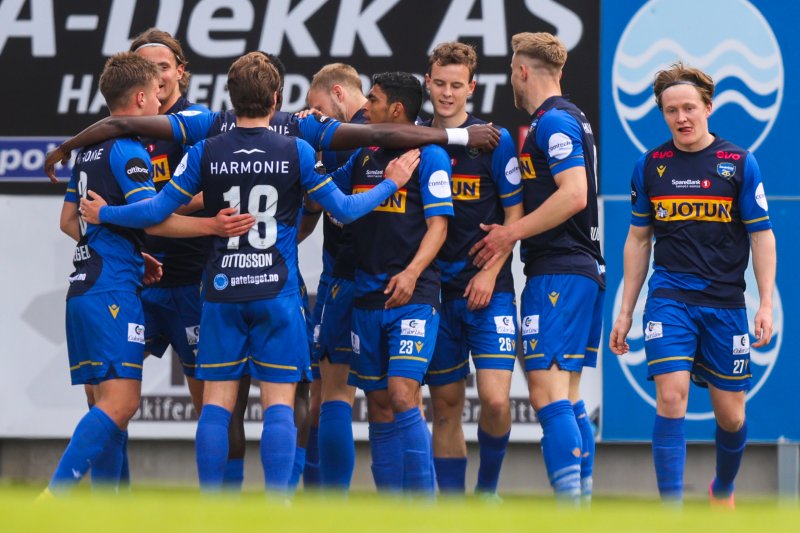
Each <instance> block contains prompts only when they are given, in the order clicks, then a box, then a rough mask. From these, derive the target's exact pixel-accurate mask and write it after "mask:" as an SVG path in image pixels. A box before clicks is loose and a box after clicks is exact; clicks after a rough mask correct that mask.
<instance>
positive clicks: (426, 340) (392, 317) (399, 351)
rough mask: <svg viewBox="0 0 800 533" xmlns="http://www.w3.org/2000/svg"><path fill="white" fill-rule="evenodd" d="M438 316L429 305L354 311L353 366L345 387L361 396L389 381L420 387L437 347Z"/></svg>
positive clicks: (384, 387) (385, 386)
mask: <svg viewBox="0 0 800 533" xmlns="http://www.w3.org/2000/svg"><path fill="white" fill-rule="evenodd" d="M438 329H439V312H438V311H437V310H436V309H435V308H434V307H433V306H431V305H424V304H408V305H404V306H401V307H397V308H394V309H359V308H354V309H353V335H352V344H353V364H352V368H351V369H350V377H349V378H348V383H349V384H350V385H352V386H354V387H358V388H360V389H362V390H363V391H364V392H371V391H375V390H383V389H386V388H387V387H388V384H389V380H388V378H389V377H404V378H408V379H414V380H416V381H418V382H420V383H422V380H423V378H424V377H425V372H426V371H427V370H428V364H429V363H430V361H431V357H432V356H433V348H434V345H435V344H436V334H437V333H436V332H437V330H438Z"/></svg>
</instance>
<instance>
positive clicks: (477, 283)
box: [464, 270, 497, 311]
mask: <svg viewBox="0 0 800 533" xmlns="http://www.w3.org/2000/svg"><path fill="white" fill-rule="evenodd" d="M496 280H497V276H496V275H495V273H494V272H489V271H487V270H481V271H480V272H478V273H477V274H475V275H474V276H472V279H471V280H469V283H468V284H467V290H465V291H464V298H466V299H467V309H469V310H470V311H476V310H478V309H483V308H484V307H486V306H487V305H489V302H490V301H491V299H492V294H493V293H494V284H495V281H496Z"/></svg>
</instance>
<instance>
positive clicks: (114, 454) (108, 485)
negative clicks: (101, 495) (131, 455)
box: [91, 430, 127, 491]
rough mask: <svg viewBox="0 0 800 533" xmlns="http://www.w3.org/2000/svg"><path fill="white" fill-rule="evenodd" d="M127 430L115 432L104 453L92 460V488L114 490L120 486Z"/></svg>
mask: <svg viewBox="0 0 800 533" xmlns="http://www.w3.org/2000/svg"><path fill="white" fill-rule="evenodd" d="M126 437H127V432H126V431H122V430H120V431H118V432H115V433H114V436H113V438H111V440H109V442H108V445H107V446H106V448H105V450H103V453H101V454H100V455H99V456H98V457H97V459H95V460H94V461H93V462H92V472H91V474H92V488H93V489H94V488H97V489H105V490H114V491H116V490H117V489H118V488H119V482H120V476H121V474H122V451H123V450H122V448H123V446H124V445H125V442H126V440H127V438H126Z"/></svg>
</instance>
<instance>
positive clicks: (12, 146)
mask: <svg viewBox="0 0 800 533" xmlns="http://www.w3.org/2000/svg"><path fill="white" fill-rule="evenodd" d="M63 141H64V138H63V137H58V138H55V137H0V183H2V182H3V181H42V180H44V179H46V178H45V175H44V170H43V169H44V159H45V156H46V155H47V152H49V151H50V150H52V149H54V148H56V147H57V146H58V145H60V144H61V143H62V142H63ZM73 155H74V154H73ZM71 168H72V162H71V161H70V163H69V164H68V165H67V166H61V165H56V176H57V177H58V178H59V179H61V180H68V179H69V176H70V171H71Z"/></svg>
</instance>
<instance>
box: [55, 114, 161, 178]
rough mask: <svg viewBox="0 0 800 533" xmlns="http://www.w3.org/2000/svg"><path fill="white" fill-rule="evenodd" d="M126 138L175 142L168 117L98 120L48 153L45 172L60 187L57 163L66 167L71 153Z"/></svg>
mask: <svg viewBox="0 0 800 533" xmlns="http://www.w3.org/2000/svg"><path fill="white" fill-rule="evenodd" d="M126 135H142V136H145V137H155V138H157V139H172V126H171V125H170V122H169V118H167V116H166V115H154V116H119V115H115V116H109V117H105V118H103V119H101V120H98V121H97V122H95V123H94V124H92V125H91V126H89V127H88V128H86V129H85V130H83V131H82V132H80V133H79V134H77V135H75V136H74V137H71V138H69V139H67V140H66V141H64V142H63V143H61V145H60V146H58V147H57V148H55V149H53V150H51V151H50V152H48V153H47V157H45V160H44V172H45V174H47V177H48V178H50V181H51V182H53V183H58V178H56V170H55V166H56V163H59V162H60V163H61V164H62V165H66V164H67V162H68V161H69V158H70V155H71V153H72V150H75V149H76V148H80V147H81V146H88V145H91V144H96V143H99V142H102V141H105V140H106V139H112V138H114V137H123V136H126Z"/></svg>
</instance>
